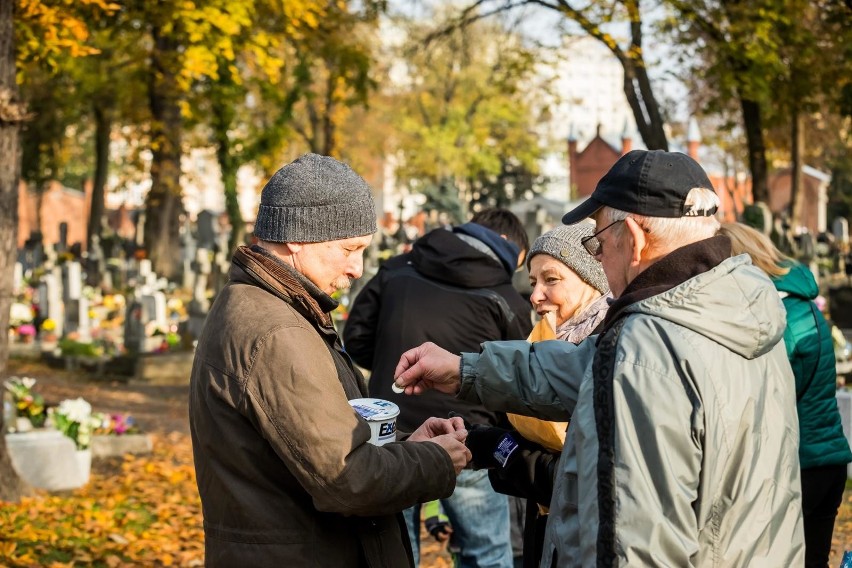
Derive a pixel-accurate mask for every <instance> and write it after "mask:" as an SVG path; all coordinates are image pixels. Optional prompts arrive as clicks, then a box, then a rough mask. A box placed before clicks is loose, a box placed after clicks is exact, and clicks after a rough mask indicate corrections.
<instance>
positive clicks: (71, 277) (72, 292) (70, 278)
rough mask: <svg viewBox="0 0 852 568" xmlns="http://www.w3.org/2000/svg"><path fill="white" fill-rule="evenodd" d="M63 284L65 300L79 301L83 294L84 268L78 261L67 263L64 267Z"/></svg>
mask: <svg viewBox="0 0 852 568" xmlns="http://www.w3.org/2000/svg"><path fill="white" fill-rule="evenodd" d="M62 284H63V289H64V291H65V294H64V296H63V298H62V299H63V300H64V301H66V302H68V301H70V300H79V299H80V296H81V295H82V293H83V267H82V266H81V265H80V263H79V262H77V261H76V260H74V261H71V262H66V263H65V265H64V266H63V267H62Z"/></svg>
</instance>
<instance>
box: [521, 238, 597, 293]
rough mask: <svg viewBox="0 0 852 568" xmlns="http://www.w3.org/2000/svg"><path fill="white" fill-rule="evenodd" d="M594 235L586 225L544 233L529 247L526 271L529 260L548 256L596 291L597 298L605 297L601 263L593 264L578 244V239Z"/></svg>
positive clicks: (593, 261) (592, 258)
mask: <svg viewBox="0 0 852 568" xmlns="http://www.w3.org/2000/svg"><path fill="white" fill-rule="evenodd" d="M594 232H595V228H594V226H593V225H591V224H590V223H578V224H576V225H561V226H559V227H556V228H555V229H552V230H550V231H548V232H546V233H544V234H543V235H542V236H540V237H539V238H537V239H536V240H535V242H534V243H533V245H532V246H531V247H530V252H529V254H528V255H527V269H529V267H530V260H531V259H532V257H534V256H535V255H537V254H548V255H550V256H552V257H553V258H555V259H556V260H559V261H562V262H563V263H564V264H565V266H567V267H568V268H570V269H571V270H573V271H574V272H576V273H577V276H579V277H580V278H581V279H582V280H583V281H584V282H586V283H587V284H588V285H589V286H592V287H593V288H595V289H597V290H598V291H599V292H600V293H601V294H607V293H608V292H609V284H608V283H607V280H606V274H604V271H603V267H602V266H601V263H600V262H598V261H597V260H595V258H594V257H593V256H592V255H590V254H589V253H588V252H587V251H586V249H585V248H583V244H582V243H581V242H580V240H581V239H583V238H585V237H590V236H592V235H593V234H594Z"/></svg>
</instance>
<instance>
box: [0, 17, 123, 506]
mask: <svg viewBox="0 0 852 568" xmlns="http://www.w3.org/2000/svg"><path fill="white" fill-rule="evenodd" d="M77 6H84V7H86V8H88V7H93V8H94V9H100V10H105V11H107V10H111V9H112V7H111V5H110V4H108V3H107V2H106V1H105V0H80V1H79V2H77ZM68 8H69V7H68V5H67V4H66V3H64V2H60V1H57V2H55V3H52V2H44V1H41V2H38V1H34V0H19V2H17V3H16V2H14V1H13V0H0V329H2V330H6V329H8V328H9V311H10V308H11V301H12V285H13V283H12V280H13V270H14V265H15V261H16V260H17V236H18V234H17V233H18V181H19V179H20V172H21V147H20V138H19V134H20V127H21V124H22V123H23V122H24V121H26V120H27V119H28V118H29V116H28V111H27V110H26V107H25V105H24V104H23V103H22V102H21V100H20V98H19V94H18V84H17V79H16V71H17V68H18V63H19V61H20V62H25V61H29V60H34V59H39V60H43V61H46V62H48V63H49V62H50V61H51V60H52V59H53V58H54V57H57V55H58V54H60V53H69V54H71V55H85V54H87V53H92V52H93V51H94V49H93V48H91V47H90V46H87V45H86V40H87V38H88V32H87V29H86V27H85V24H83V22H82V21H81V20H80V19H79V17H77V16H76V15H75V13H73V11H69V9H68ZM18 46H19V47H18ZM16 48H18V49H16ZM8 359H9V336H8V335H7V334H6V333H5V332H4V333H0V374H3V373H4V372H5V370H6V364H7V362H8ZM3 430H4V429H3V423H2V417H0V431H3ZM24 490H25V486H24V485H23V483H22V482H21V481H20V479H19V478H18V476H17V474H16V473H15V471H14V469H13V468H12V464H11V460H10V459H9V454H8V451H7V450H6V441H5V438H4V437H3V436H0V499H3V500H16V499H17V498H18V497H20V495H21V492H22V491H24Z"/></svg>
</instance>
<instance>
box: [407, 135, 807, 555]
mask: <svg viewBox="0 0 852 568" xmlns="http://www.w3.org/2000/svg"><path fill="white" fill-rule="evenodd" d="M718 205H719V199H718V197H717V196H716V194H715V193H714V192H713V188H712V186H711V184H710V181H709V180H708V179H707V175H706V174H705V173H704V171H703V170H702V169H701V167H700V166H699V165H698V164H697V163H696V162H695V161H694V160H692V159H691V158H689V157H687V156H685V155H683V154H678V153H672V152H663V151H659V150H654V151H644V150H637V151H635V152H630V153H629V154H627V155H625V156H623V157H622V158H621V159H620V160H618V162H617V163H616V164H615V165H614V166H613V167H612V169H611V170H610V171H609V172H608V173H607V174H606V175H605V176H604V177H603V179H601V181H600V183H599V184H598V186H597V188H596V189H595V191H594V193H593V194H592V196H591V197H590V198H589V199H588V200H587V201H586V202H585V203H583V204H582V205H580V206H579V207H578V208H577V209H575V210H574V211H571V212H570V213H568V215H566V216H565V218H564V219H563V221H564V222H565V223H569V224H573V223H577V222H579V221H581V220H583V219H585V218H586V217H592V218H594V220H595V221H596V222H597V232H596V233H595V234H594V235H591V236H589V237H586V238H584V239H583V246H584V247H585V248H586V250H587V251H588V252H589V253H590V254H591V255H592V256H594V257H595V258H596V259H597V260H599V261H600V262H601V264H602V267H603V270H604V273H605V274H606V278H607V281H608V282H609V286H610V289H611V290H612V293H613V295H614V296H615V298H616V299H615V300H614V301H613V302H612V304H611V305H610V308H609V311H608V312H607V315H606V318H605V320H604V324H603V330H602V331H601V333H600V335H598V336H597V337H596V338H590V339H588V340H586V341H584V342H582V343H580V344H579V345H576V346H575V345H572V344H570V343H568V342H565V341H542V342H539V343H535V344H526V343H523V342H517V341H512V342H499V341H497V342H486V343H483V344H482V346H481V351H480V352H479V353H462V354H461V357H458V356H456V355H454V354H452V353H448V352H446V351H443V350H441V349H440V348H438V347H437V346H435V345H434V344H429V343H426V344H424V345H421V346H420V347H417V348H415V349H412V350H410V351H408V352H406V353H404V354H403V355H402V358H401V359H400V362H399V365H398V366H397V370H396V372H395V382H396V383H397V385H398V386H400V387H404V388H405V390H406V392H408V393H409V394H416V393H419V392H421V391H422V390H424V389H426V388H433V389H437V390H440V391H442V392H448V393H457V394H458V396H459V397H460V398H463V399H465V400H468V401H471V402H481V403H483V404H484V405H485V406H486V407H487V408H489V409H491V410H494V411H504V412H515V413H520V414H526V415H530V416H536V417H539V418H546V419H548V420H554V421H569V420H570V422H571V427H570V428H569V429H568V431H567V435H566V438H565V446H564V448H563V451H562V457H561V458H560V460H559V464H558V471H557V472H556V473H555V474H554V476H553V479H554V487H553V494H552V497H551V500H550V515H549V517H548V521H547V529H546V533H545V537H544V543H543V557H542V561H541V565H542V566H616V565H618V566H622V565H624V566H632V565H637V566H638V565H642V566H648V565H653V566H705V565H711V564H713V565H723V566H755V565H759V564H767V559H771V560H770V561H769V564H771V565H773V566H803V565H804V561H805V560H804V534H803V528H802V498H801V488H800V487H801V482H800V474H799V458H798V435H797V427H796V424H797V423H798V419H797V416H796V393H795V380H794V378H793V374H792V371H791V369H790V364H789V362H788V360H787V353H786V348H785V345H784V341H782V340H783V338H784V328H785V323H786V322H785V315H784V309H783V306H782V305H781V301H780V299H779V297H778V293H777V292H776V291H775V288H774V287H773V285H772V283H771V282H770V281H769V279H768V277H767V276H766V275H765V274H764V273H763V272H762V271H760V270H759V269H757V268H756V267H754V266H752V264H751V261H750V260H749V258H748V256H747V255H740V256H735V257H731V243H730V240H728V238H727V237H724V236H717V235H716V231H717V230H718V226H719V222H718V221H717V220H716V218H715V217H714V213H715V212H716V210H717V208H718ZM779 425H782V426H779ZM756 503H759V505H756Z"/></svg>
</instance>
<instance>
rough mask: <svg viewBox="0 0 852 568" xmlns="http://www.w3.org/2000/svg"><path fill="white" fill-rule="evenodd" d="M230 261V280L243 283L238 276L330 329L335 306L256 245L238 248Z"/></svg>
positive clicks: (294, 271)
mask: <svg viewBox="0 0 852 568" xmlns="http://www.w3.org/2000/svg"><path fill="white" fill-rule="evenodd" d="M233 260H234V266H233V267H232V268H231V275H230V276H231V280H233V281H237V282H239V281H246V278H241V275H240V274H239V273H240V272H242V273H244V274H245V275H246V276H247V277H248V279H249V280H250V281H251V283H253V284H255V285H257V286H260V287H261V288H264V289H265V290H267V291H269V292H271V293H272V294H275V295H276V296H278V297H280V298H281V299H282V300H284V301H286V302H288V303H289V304H292V305H293V306H294V307H296V308H297V309H299V311H300V312H301V313H302V314H303V315H305V316H306V317H308V318H309V319H312V320H313V321H315V322H316V323H317V324H319V325H320V326H322V327H332V321H331V316H330V315H329V312H331V311H332V310H334V309H335V308H337V306H338V302H337V301H336V300H335V299H334V298H332V297H331V296H329V295H328V294H326V293H325V292H323V291H322V290H320V289H319V288H317V286H316V285H315V284H314V283H313V282H311V281H310V280H308V279H307V278H306V277H305V276H304V275H303V274H301V273H300V272H298V271H297V270H295V269H294V268H293V267H291V266H290V265H288V264H285V263H283V262H281V261H280V260H278V259H277V258H276V257H275V256H273V255H272V254H270V253H269V252H268V251H267V250H266V249H264V248H262V247H259V246H257V245H253V246H252V247H250V248H249V247H246V246H241V247H239V248H238V249H237V251H236V252H235V253H234V259H233Z"/></svg>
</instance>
